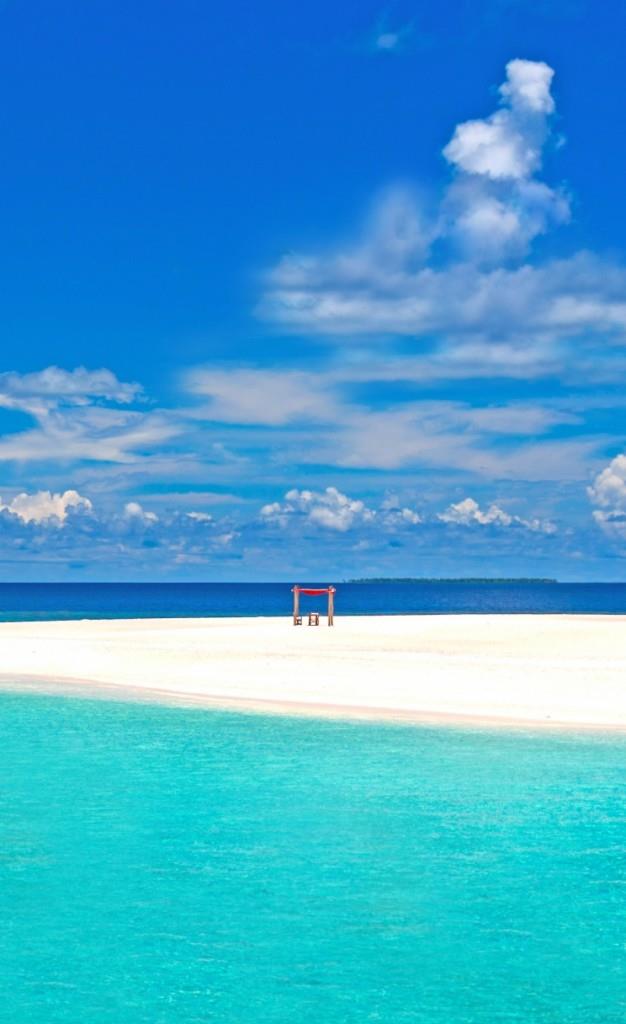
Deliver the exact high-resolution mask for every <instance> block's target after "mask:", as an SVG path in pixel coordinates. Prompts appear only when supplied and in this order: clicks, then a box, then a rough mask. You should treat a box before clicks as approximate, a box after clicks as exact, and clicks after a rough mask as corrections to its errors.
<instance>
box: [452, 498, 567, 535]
mask: <svg viewBox="0 0 626 1024" xmlns="http://www.w3.org/2000/svg"><path fill="white" fill-rule="evenodd" d="M437 519H439V520H440V521H441V522H442V523H451V524H454V525H460V526H472V525H479V526H500V527H510V526H521V527H524V528H525V529H527V530H531V531H533V532H538V533H555V532H556V527H555V526H554V524H553V523H551V522H549V521H548V520H540V519H522V518H521V517H520V516H515V515H511V514H510V513H509V512H506V511H505V510H504V509H502V508H500V506H499V505H496V504H495V503H494V504H491V505H489V507H488V508H487V509H486V510H485V511H483V510H482V509H481V508H480V506H479V504H478V502H476V501H474V499H473V498H464V499H463V501H458V502H456V503H454V504H452V505H449V506H448V508H447V509H446V510H445V511H444V512H440V513H438V515H437Z"/></svg>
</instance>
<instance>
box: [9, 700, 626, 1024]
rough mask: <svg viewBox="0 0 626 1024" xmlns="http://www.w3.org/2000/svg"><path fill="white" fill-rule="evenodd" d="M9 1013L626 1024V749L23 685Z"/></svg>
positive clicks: (340, 1023)
mask: <svg viewBox="0 0 626 1024" xmlns="http://www.w3.org/2000/svg"><path fill="white" fill-rule="evenodd" d="M0 735H1V737H2V776H1V784H0V829H1V836H2V842H1V846H0V850H1V856H0V919H1V921H2V928H1V929H0V1019H1V1020H2V1021H7V1022H10V1024H83V1022H89V1024H109V1022H110V1024H140V1022H141V1024H200V1022H219V1024H294V1022H299V1024H366V1022H376V1024H531V1022H532V1024H623V1022H624V1020H625V1019H626V956H625V953H624V945H625V941H626V901H625V899H624V893H625V891H626V888H625V887H626V803H625V799H624V764H625V761H626V740H625V739H624V738H622V737H619V736H615V737H613V736H609V735H606V736H605V735H593V734H581V735H575V734H565V733H561V734H552V735H546V734H544V733H541V734H536V733H532V732H528V731H519V732H506V731H498V732H496V731H480V730H470V729H458V728H455V729H447V728H445V729H444V728H429V727H419V728H415V727H404V726H400V725H373V724H368V725H364V724H355V723H345V722H339V721H334V722H332V721H315V720H312V719H298V720H295V719H289V718H280V717H269V716H268V717H265V716H260V715H259V716H251V715H243V714H233V713H227V712H219V711H210V712H208V711H202V710H198V709H189V708H172V707H169V708H168V707H163V706H158V705H147V704H133V703H122V702H119V703H118V702H113V701H104V700H95V699H77V698H69V697H52V696H49V695H34V694H30V695H27V696H26V695H21V694H16V693H4V694H2V695H0Z"/></svg>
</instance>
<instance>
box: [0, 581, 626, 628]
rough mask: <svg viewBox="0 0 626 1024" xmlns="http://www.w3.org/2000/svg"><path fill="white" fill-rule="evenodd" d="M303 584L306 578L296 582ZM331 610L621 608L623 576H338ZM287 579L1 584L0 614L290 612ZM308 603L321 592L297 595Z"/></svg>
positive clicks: (624, 610) (625, 588) (313, 604)
mask: <svg viewBox="0 0 626 1024" xmlns="http://www.w3.org/2000/svg"><path fill="white" fill-rule="evenodd" d="M299 582H301V583H304V581H302V580H301V581H299ZM329 582H332V583H335V585H336V586H337V594H336V597H335V609H336V613H337V615H338V616H339V615H341V614H345V615H413V614H420V613H430V614H437V615H440V614H441V615H443V614H450V613H453V612H466V613H487V612H490V613H495V614H498V613H503V614H504V613H507V614H520V613H523V612H527V613H528V612H531V613H541V612H544V613H545V612H551V613H559V612H562V613H566V612H570V613H576V612H578V613H585V612H586V613H596V614H608V615H613V614H626V583H418V584H406V583H383V584H380V585H373V584H356V583H341V582H340V581H337V580H330V581H322V582H321V583H320V582H319V581H317V582H315V581H314V582H312V583H311V581H308V584H309V585H312V586H327V585H328V583H329ZM291 600H292V597H291V584H289V583H0V621H9V620H28V619H31V620H32V619H35V620H37V619H84V618H150V617H157V618H161V617H164V618H172V617H173V618H175V617H179V616H183V617H187V616H203V615H212V616H252V615H273V616H275V615H289V614H290V612H291ZM301 604H302V607H303V609H304V610H305V611H306V610H308V609H309V608H312V609H313V608H320V609H322V608H323V607H324V599H323V598H307V597H302V599H301Z"/></svg>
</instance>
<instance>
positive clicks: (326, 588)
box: [297, 587, 330, 595]
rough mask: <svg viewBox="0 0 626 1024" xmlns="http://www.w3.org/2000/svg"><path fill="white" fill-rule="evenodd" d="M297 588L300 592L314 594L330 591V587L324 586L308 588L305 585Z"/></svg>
mask: <svg viewBox="0 0 626 1024" xmlns="http://www.w3.org/2000/svg"><path fill="white" fill-rule="evenodd" d="M297 589H298V590H299V591H300V593H301V594H314V595H315V594H328V593H329V592H330V587H324V589H323V590H309V589H308V588H306V587H298V588H297Z"/></svg>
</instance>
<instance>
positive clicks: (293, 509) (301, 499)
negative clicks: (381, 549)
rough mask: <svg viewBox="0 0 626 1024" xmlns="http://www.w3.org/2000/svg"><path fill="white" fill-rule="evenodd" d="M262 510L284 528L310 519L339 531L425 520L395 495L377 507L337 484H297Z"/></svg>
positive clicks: (325, 527)
mask: <svg viewBox="0 0 626 1024" xmlns="http://www.w3.org/2000/svg"><path fill="white" fill-rule="evenodd" d="M260 514H261V519H262V520H264V521H265V522H267V523H274V524H277V525H278V526H280V527H281V528H283V529H285V528H286V527H287V526H289V525H290V524H294V523H297V522H300V523H302V522H307V523H310V524H312V525H313V526H317V527H321V528H322V529H326V530H332V531H336V532H339V533H346V532H347V531H348V530H352V529H354V528H356V527H363V526H372V525H380V526H382V527H394V526H398V525H406V526H415V525H417V524H418V523H420V522H421V521H422V520H421V516H420V515H419V514H418V513H417V512H416V511H415V510H414V509H410V508H406V507H401V506H400V505H399V504H398V503H397V502H396V501H395V500H394V499H386V500H385V501H384V502H383V503H382V505H381V507H380V509H378V510H376V509H372V508H369V507H368V506H367V505H366V504H365V502H363V501H361V500H359V499H355V498H350V497H348V495H347V494H343V493H342V492H341V491H339V490H337V488H336V487H327V488H326V489H325V490H324V491H308V490H297V489H296V488H294V489H292V490H290V491H287V493H286V495H285V500H284V501H282V502H280V501H274V502H271V503H270V504H267V505H264V506H263V507H262V509H261V513H260Z"/></svg>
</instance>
